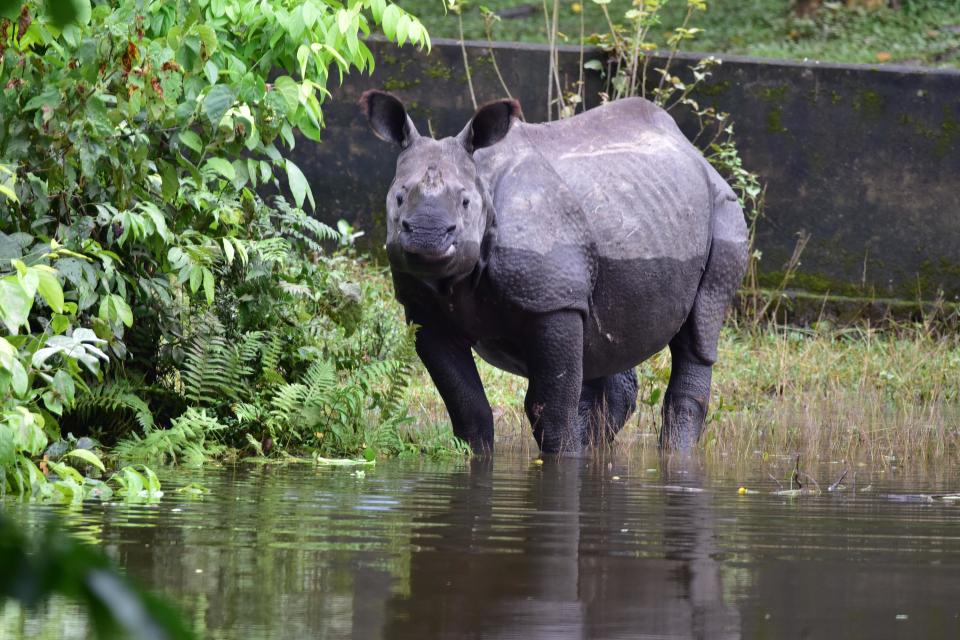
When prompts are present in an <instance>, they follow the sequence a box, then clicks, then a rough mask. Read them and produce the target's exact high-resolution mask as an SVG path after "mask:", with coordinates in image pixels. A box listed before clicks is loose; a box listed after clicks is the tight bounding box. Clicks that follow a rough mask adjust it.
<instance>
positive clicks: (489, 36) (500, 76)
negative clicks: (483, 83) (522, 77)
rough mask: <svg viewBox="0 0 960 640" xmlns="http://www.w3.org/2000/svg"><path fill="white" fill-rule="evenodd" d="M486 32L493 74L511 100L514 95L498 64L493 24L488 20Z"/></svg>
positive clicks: (485, 25) (485, 24)
mask: <svg viewBox="0 0 960 640" xmlns="http://www.w3.org/2000/svg"><path fill="white" fill-rule="evenodd" d="M484 27H485V28H484V31H486V33H487V51H489V52H490V62H492V63H493V72H494V73H496V74H497V80H499V81H500V86H501V87H503V90H504V92H506V94H507V97H508V98H510V99H511V100H512V99H513V95H511V93H510V88H509V87H508V86H507V83H506V82H505V81H504V79H503V74H501V73H500V66H499V65H498V64H497V56H495V55H494V54H493V22H492V21H491V20H486V21H485V23H484Z"/></svg>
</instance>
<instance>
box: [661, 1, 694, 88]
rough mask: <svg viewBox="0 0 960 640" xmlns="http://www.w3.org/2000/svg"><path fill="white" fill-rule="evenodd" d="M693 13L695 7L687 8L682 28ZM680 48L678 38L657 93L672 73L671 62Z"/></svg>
mask: <svg viewBox="0 0 960 640" xmlns="http://www.w3.org/2000/svg"><path fill="white" fill-rule="evenodd" d="M692 15H693V7H688V8H687V15H686V16H684V18H683V24H682V25H680V28H681V29H686V28H687V24H688V23H689V22H690V16H692ZM679 49H680V41H679V40H677V43H676V44H675V45H673V46H672V47H671V48H670V55H669V56H667V63H666V64H665V65H664V66H663V75H661V76H660V83H659V84H657V93H658V94H659V93H660V90H661V89H662V88H663V81H664V80H666V79H667V76H669V75H670V64H671V63H672V62H673V57H674V56H675V55H677V51H679Z"/></svg>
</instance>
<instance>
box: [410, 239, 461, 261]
mask: <svg viewBox="0 0 960 640" xmlns="http://www.w3.org/2000/svg"><path fill="white" fill-rule="evenodd" d="M456 252H457V243H455V242H452V243H450V244H449V245H448V246H447V247H445V248H440V247H437V248H436V249H418V250H417V251H409V250H407V251H406V252H405V253H406V254H407V259H413V260H415V261H417V262H424V263H430V264H435V263H439V262H445V261H447V260H449V259H450V258H452V257H453V255H454V254H455V253H456Z"/></svg>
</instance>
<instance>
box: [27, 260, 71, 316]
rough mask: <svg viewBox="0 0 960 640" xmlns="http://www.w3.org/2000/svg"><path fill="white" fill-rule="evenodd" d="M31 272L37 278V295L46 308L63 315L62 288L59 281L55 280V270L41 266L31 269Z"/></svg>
mask: <svg viewBox="0 0 960 640" xmlns="http://www.w3.org/2000/svg"><path fill="white" fill-rule="evenodd" d="M32 270H33V271H35V272H36V274H37V276H38V277H39V284H38V286H37V293H39V294H40V297H41V298H43V301H44V302H46V303H47V306H48V307H50V308H51V309H53V310H54V311H56V312H57V313H63V287H61V286H60V280H58V279H57V271H56V269H52V268H50V267H44V266H42V265H41V266H37V267H32Z"/></svg>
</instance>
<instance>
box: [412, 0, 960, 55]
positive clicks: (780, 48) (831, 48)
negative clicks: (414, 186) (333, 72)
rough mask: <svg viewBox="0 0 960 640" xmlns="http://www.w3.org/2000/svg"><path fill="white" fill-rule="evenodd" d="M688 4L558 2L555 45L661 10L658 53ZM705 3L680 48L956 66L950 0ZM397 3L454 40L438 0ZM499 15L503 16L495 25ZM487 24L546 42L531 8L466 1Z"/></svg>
mask: <svg viewBox="0 0 960 640" xmlns="http://www.w3.org/2000/svg"><path fill="white" fill-rule="evenodd" d="M686 4H687V3H685V2H682V1H678V0H673V1H669V0H660V1H658V2H657V1H652V0H646V1H645V2H643V3H632V2H628V1H627V0H608V2H596V0H567V1H565V2H562V3H560V4H559V7H558V12H557V19H558V27H559V28H558V31H559V33H560V40H559V41H560V43H566V44H579V42H580V39H579V37H580V36H579V34H580V33H581V20H582V24H583V26H584V32H585V34H586V35H587V36H589V35H590V34H595V33H599V34H603V33H606V32H608V31H609V25H608V24H607V21H606V18H605V16H604V8H606V9H607V11H608V12H609V13H610V15H611V16H613V17H614V19H615V20H617V21H621V22H622V20H620V18H621V16H624V14H625V13H626V12H627V11H630V10H635V9H638V8H646V9H648V10H652V9H655V8H657V7H660V16H661V23H660V25H659V26H658V27H657V28H654V29H652V30H651V32H650V34H649V41H650V42H651V43H652V44H656V45H657V46H658V47H661V48H665V47H667V46H668V40H669V39H670V37H671V35H672V29H673V28H674V27H676V26H678V25H680V24H681V22H682V21H683V18H684V15H685V13H686V9H687V7H686ZM706 4H708V5H709V7H710V10H709V11H708V12H707V13H706V14H705V15H703V16H701V17H700V18H698V21H697V24H696V27H697V28H700V29H702V31H698V32H696V33H695V34H694V35H695V36H696V37H695V38H693V39H691V40H689V41H686V42H684V43H683V49H684V50H685V51H691V52H709V53H729V54H739V55H751V56H761V57H770V58H785V59H791V60H802V59H805V58H809V59H812V60H822V61H827V62H856V63H874V64H876V63H894V64H922V65H931V66H942V67H954V68H956V67H960V4H958V3H956V2H954V1H953V0H903V1H902V2H900V3H899V4H900V7H899V8H891V7H887V6H878V7H876V8H866V7H864V6H861V5H862V4H863V3H852V4H855V5H856V6H847V5H848V4H851V3H843V2H824V3H822V4H821V6H820V7H819V9H818V10H817V11H815V12H813V13H811V14H809V15H805V16H802V17H801V16H798V15H797V13H796V11H795V10H794V9H795V7H794V6H792V3H791V2H788V1H787V0H708V2H707V3H706ZM872 4H875V5H879V4H881V3H872ZM550 5H551V7H552V5H553V3H550ZM635 5H637V6H635ZM403 6H404V7H405V8H407V9H409V10H411V11H413V12H414V13H416V14H417V15H418V16H420V18H421V19H422V20H423V21H424V23H425V24H426V26H427V28H428V29H429V30H430V33H431V34H432V35H433V36H434V37H444V38H458V37H459V27H458V24H457V22H456V21H455V20H450V19H449V18H447V17H445V15H444V14H445V11H444V7H443V3H441V2H439V1H438V0H406V2H404V5H403ZM551 12H552V9H551ZM497 14H502V15H503V17H502V18H499V19H497V17H496V16H497ZM491 20H493V22H492V23H491ZM488 27H492V34H493V36H494V38H496V39H497V40H505V41H521V42H548V41H549V35H548V33H546V32H545V31H544V28H543V27H544V15H543V6H542V3H539V2H522V3H521V2H517V0H484V1H483V2H477V3H467V5H466V6H465V7H464V8H463V33H464V36H465V37H466V38H467V39H470V40H485V39H486V38H487V33H488V30H489V29H488Z"/></svg>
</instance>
